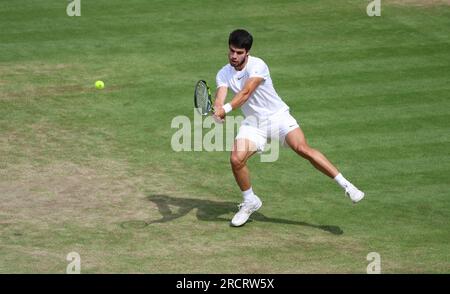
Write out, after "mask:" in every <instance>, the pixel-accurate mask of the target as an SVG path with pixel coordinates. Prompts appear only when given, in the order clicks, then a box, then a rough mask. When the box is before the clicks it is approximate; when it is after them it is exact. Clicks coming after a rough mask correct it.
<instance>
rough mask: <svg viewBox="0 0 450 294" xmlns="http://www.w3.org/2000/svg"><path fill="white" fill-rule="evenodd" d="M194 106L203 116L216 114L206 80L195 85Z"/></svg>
mask: <svg viewBox="0 0 450 294" xmlns="http://www.w3.org/2000/svg"><path fill="white" fill-rule="evenodd" d="M194 106H195V108H196V109H197V111H198V112H199V113H200V114H201V115H208V114H210V113H211V114H214V106H213V102H212V100H211V90H210V89H209V86H208V84H207V83H206V82H205V81H204V80H200V81H198V82H197V84H195V92H194Z"/></svg>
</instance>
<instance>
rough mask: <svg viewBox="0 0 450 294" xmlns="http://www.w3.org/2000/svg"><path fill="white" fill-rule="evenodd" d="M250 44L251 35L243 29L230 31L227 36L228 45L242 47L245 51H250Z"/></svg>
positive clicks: (251, 42) (251, 40) (251, 41)
mask: <svg viewBox="0 0 450 294" xmlns="http://www.w3.org/2000/svg"><path fill="white" fill-rule="evenodd" d="M252 44H253V37H252V35H251V34H250V33H249V32H247V31H246V30H243V29H238V30H234V31H232V32H231V34H230V37H229V38H228V45H233V46H234V47H236V48H244V49H245V50H247V51H250V49H251V48H252Z"/></svg>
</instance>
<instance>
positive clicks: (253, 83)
mask: <svg viewBox="0 0 450 294" xmlns="http://www.w3.org/2000/svg"><path fill="white" fill-rule="evenodd" d="M262 81H264V78H261V77H252V78H249V79H248V80H247V82H246V83H245V85H244V88H242V90H241V91H239V92H238V93H237V94H236V95H235V96H234V97H233V99H231V102H230V103H229V104H230V105H231V108H232V109H236V108H239V107H241V106H242V105H243V104H244V103H245V102H246V101H247V100H248V98H250V96H251V95H252V94H253V92H254V91H255V90H256V88H258V86H259V85H260V84H261V83H262ZM215 114H216V116H218V117H220V118H222V119H223V118H225V115H226V112H225V109H223V108H220V109H218V110H216V113H215Z"/></svg>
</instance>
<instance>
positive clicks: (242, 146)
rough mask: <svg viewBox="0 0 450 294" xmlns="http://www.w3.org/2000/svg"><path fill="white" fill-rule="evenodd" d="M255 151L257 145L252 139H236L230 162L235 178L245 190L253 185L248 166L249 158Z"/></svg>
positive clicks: (242, 189)
mask: <svg viewBox="0 0 450 294" xmlns="http://www.w3.org/2000/svg"><path fill="white" fill-rule="evenodd" d="M255 153H256V146H255V144H254V143H253V142H252V141H250V140H248V139H237V140H235V142H234V145H233V150H232V151H231V156H230V163H231V169H232V170H233V174H234V178H235V179H236V182H237V184H238V186H239V188H240V189H241V191H243V192H244V191H247V190H249V189H250V188H251V187H252V185H251V183H250V171H249V170H248V167H247V160H248V159H249V158H250V157H251V156H252V155H253V154H255Z"/></svg>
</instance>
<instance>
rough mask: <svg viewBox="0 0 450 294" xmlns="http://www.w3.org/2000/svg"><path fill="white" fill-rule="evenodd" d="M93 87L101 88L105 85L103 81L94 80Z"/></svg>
mask: <svg viewBox="0 0 450 294" xmlns="http://www.w3.org/2000/svg"><path fill="white" fill-rule="evenodd" d="M95 87H96V88H97V89H103V88H104V87H105V83H103V81H96V82H95Z"/></svg>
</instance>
